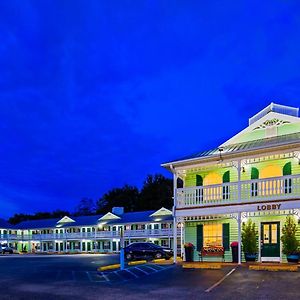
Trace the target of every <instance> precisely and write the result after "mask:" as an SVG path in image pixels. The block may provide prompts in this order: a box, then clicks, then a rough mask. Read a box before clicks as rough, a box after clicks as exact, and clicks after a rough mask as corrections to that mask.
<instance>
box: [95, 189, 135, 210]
mask: <svg viewBox="0 0 300 300" xmlns="http://www.w3.org/2000/svg"><path fill="white" fill-rule="evenodd" d="M139 199H140V197H139V190H138V188H137V187H135V186H130V185H127V184H126V185H125V186H123V187H122V188H113V189H112V190H110V191H108V192H107V193H105V194H104V195H103V196H102V197H101V198H100V199H99V200H98V201H97V204H96V211H97V213H106V212H108V211H111V210H112V208H113V207H116V206H122V207H124V210H125V211H135V210H136V207H137V203H138V202H139Z"/></svg>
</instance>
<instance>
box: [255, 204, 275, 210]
mask: <svg viewBox="0 0 300 300" xmlns="http://www.w3.org/2000/svg"><path fill="white" fill-rule="evenodd" d="M280 206H281V204H263V205H257V210H278V209H280Z"/></svg>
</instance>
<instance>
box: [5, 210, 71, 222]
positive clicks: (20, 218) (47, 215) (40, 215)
mask: <svg viewBox="0 0 300 300" xmlns="http://www.w3.org/2000/svg"><path fill="white" fill-rule="evenodd" d="M69 215H70V213H69V212H68V211H65V210H60V209H57V210H55V211H53V212H36V213H35V214H34V215H28V214H14V215H13V216H12V217H10V218H9V220H8V222H9V223H11V224H13V225H16V224H18V223H20V222H24V221H30V220H41V219H51V218H62V217H64V216H69Z"/></svg>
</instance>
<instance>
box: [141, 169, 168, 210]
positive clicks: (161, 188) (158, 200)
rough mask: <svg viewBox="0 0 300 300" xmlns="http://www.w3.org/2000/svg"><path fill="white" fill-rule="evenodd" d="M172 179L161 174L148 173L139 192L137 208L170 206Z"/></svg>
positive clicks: (149, 208) (146, 208) (150, 208)
mask: <svg viewBox="0 0 300 300" xmlns="http://www.w3.org/2000/svg"><path fill="white" fill-rule="evenodd" d="M172 197H173V180H171V179H168V178H166V177H165V176H163V175H161V174H155V175H148V176H147V178H146V180H145V182H144V185H143V187H142V189H141V193H140V201H139V202H138V207H137V210H152V209H160V208H161V207H166V208H172V206H173V198H172Z"/></svg>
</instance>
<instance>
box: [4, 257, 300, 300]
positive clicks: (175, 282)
mask: <svg viewBox="0 0 300 300" xmlns="http://www.w3.org/2000/svg"><path fill="white" fill-rule="evenodd" d="M117 262H118V256H117V255H68V256H67V255H60V256H58V255H56V256H54V255H51V256H38V255H36V256H30V255H24V256H22V255H19V256H8V255H6V256H0V274H1V275H0V299H1V300H2V299H13V300H15V299H26V300H28V299H43V300H47V299H55V300H59V299H74V298H75V299H76V300H81V299H82V300H85V299H122V300H124V299H143V300H145V299H152V300H153V299H297V298H299V295H298V293H299V282H300V281H299V280H300V272H296V273H286V272H276V273H269V272H262V271H249V270H248V269H247V268H244V267H241V268H234V267H226V268H223V269H221V270H199V269H198V270H184V269H182V268H181V267H179V266H174V265H154V264H145V265H140V266H133V267H130V268H128V269H127V270H126V271H119V270H113V271H110V272H100V273H99V272H98V273H97V271H96V270H97V267H99V266H104V265H107V264H114V263H117Z"/></svg>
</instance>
